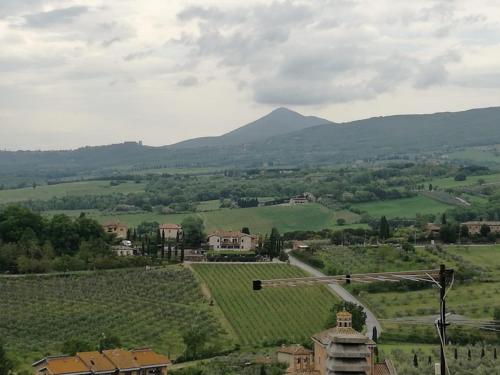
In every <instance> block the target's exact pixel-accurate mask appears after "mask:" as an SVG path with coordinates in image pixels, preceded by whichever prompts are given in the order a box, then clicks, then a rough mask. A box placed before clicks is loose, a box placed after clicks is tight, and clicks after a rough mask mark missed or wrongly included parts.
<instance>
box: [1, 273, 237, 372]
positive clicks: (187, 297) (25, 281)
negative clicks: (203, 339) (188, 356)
mask: <svg viewBox="0 0 500 375" xmlns="http://www.w3.org/2000/svg"><path fill="white" fill-rule="evenodd" d="M190 327H195V328H196V329H206V330H208V331H209V332H210V337H211V338H213V340H212V342H213V343H214V342H224V343H227V342H228V340H227V338H226V336H225V334H224V332H223V330H222V328H221V325H220V323H219V319H217V318H216V315H215V314H214V313H213V311H212V310H211V308H210V307H209V306H208V304H207V302H206V300H205V299H204V297H203V296H202V294H201V290H200V288H199V284H198V283H197V282H196V280H195V278H194V277H193V274H192V273H191V272H190V271H189V270H187V269H183V268H181V267H176V266H169V267H167V268H164V269H159V270H150V271H145V270H143V269H134V270H119V271H106V272H95V273H92V272H90V273H85V274H79V275H71V276H65V277H64V276H54V275H53V276H44V277H1V278H0V335H1V336H0V337H2V339H3V341H4V342H5V345H6V348H7V350H8V351H9V352H10V353H13V354H14V355H15V357H16V358H17V359H18V361H20V362H21V363H24V364H30V363H32V361H34V360H35V359H39V358H41V357H42V356H44V355H47V354H59V353H60V352H61V345H62V344H63V342H64V341H66V340H68V339H71V338H78V339H80V340H85V341H88V342H92V343H97V341H98V340H99V337H100V336H101V334H102V333H103V332H107V333H108V334H113V335H117V336H118V337H119V338H120V339H121V341H122V344H123V345H124V346H125V347H128V348H133V347H144V346H151V347H153V348H155V349H156V350H158V351H159V352H161V353H164V354H170V355H171V356H173V357H175V356H177V355H179V354H181V352H182V351H183V350H184V347H183V343H182V339H181V333H182V332H183V331H184V330H187V329H188V328H190Z"/></svg>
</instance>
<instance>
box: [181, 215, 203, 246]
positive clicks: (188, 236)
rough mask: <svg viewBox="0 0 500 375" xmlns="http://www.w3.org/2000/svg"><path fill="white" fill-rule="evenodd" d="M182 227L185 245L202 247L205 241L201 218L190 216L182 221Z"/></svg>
mask: <svg viewBox="0 0 500 375" xmlns="http://www.w3.org/2000/svg"><path fill="white" fill-rule="evenodd" d="M181 227H182V233H183V239H184V241H185V244H186V245H188V246H191V247H196V248H197V247H200V246H201V243H202V242H203V241H204V239H205V234H204V233H203V231H204V229H205V227H204V225H203V220H202V219H201V218H199V217H195V216H188V217H186V218H185V219H184V220H183V221H182V223H181Z"/></svg>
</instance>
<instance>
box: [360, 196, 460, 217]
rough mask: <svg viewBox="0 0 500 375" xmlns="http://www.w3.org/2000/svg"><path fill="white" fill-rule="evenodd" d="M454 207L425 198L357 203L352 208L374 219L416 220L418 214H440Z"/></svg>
mask: <svg viewBox="0 0 500 375" xmlns="http://www.w3.org/2000/svg"><path fill="white" fill-rule="evenodd" d="M451 207H453V206H450V205H447V204H444V203H441V202H437V201H435V200H434V199H431V198H427V197H424V196H416V197H412V198H401V199H393V200H386V201H376V202H367V203H355V204H352V205H351V208H353V209H356V210H360V211H363V212H366V213H368V214H369V215H370V216H373V217H380V216H383V215H385V216H386V217H388V218H395V217H400V218H415V216H416V214H436V215H437V214H440V213H442V212H444V211H446V210H447V209H449V208H451Z"/></svg>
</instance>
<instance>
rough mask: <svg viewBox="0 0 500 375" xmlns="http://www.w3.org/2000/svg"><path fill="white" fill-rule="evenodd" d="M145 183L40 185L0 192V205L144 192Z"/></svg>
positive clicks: (108, 182)
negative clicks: (70, 197) (56, 198)
mask: <svg viewBox="0 0 500 375" xmlns="http://www.w3.org/2000/svg"><path fill="white" fill-rule="evenodd" d="M144 188H145V183H135V182H131V181H127V182H124V183H121V184H119V185H117V186H111V185H110V181H82V182H69V183H64V184H57V185H40V186H37V187H36V189H33V188H32V187H29V188H23V189H9V190H0V204H5V203H12V202H19V201H26V200H48V199H51V198H54V197H65V196H68V195H74V196H76V195H105V194H113V193H123V194H127V193H135V192H140V191H144Z"/></svg>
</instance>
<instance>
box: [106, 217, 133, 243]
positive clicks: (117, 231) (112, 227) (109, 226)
mask: <svg viewBox="0 0 500 375" xmlns="http://www.w3.org/2000/svg"><path fill="white" fill-rule="evenodd" d="M102 228H103V229H104V231H105V232H106V233H110V234H114V235H115V236H116V238H120V239H125V238H127V230H128V227H127V226H126V225H125V224H122V223H120V222H118V221H116V222H115V221H112V222H108V223H105V224H103V225H102Z"/></svg>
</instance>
